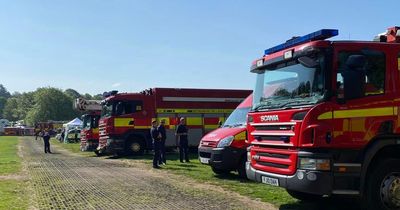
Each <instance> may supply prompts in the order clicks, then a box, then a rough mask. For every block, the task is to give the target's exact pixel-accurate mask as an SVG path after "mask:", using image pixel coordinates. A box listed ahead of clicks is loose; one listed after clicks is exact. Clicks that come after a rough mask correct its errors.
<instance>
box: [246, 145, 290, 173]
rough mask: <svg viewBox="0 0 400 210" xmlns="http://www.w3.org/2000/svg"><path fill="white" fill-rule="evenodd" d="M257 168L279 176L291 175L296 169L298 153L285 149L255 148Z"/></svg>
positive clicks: (254, 154)
mask: <svg viewBox="0 0 400 210" xmlns="http://www.w3.org/2000/svg"><path fill="white" fill-rule="evenodd" d="M252 150H253V151H254V153H253V155H252V159H253V161H254V163H255V168H257V169H259V170H262V171H268V172H273V173H278V174H285V175H291V174H293V173H294V171H295V169H296V163H297V153H296V152H295V151H290V150H288V149H284V148H267V147H261V146H253V149H252Z"/></svg>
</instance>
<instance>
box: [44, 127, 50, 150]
mask: <svg viewBox="0 0 400 210" xmlns="http://www.w3.org/2000/svg"><path fill="white" fill-rule="evenodd" d="M43 142H44V153H51V151H50V133H49V131H48V130H45V131H44V132H43Z"/></svg>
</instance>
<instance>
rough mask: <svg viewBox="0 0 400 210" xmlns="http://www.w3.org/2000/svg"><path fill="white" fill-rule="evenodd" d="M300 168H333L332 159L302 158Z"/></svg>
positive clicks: (315, 169) (324, 169) (326, 169)
mask: <svg viewBox="0 0 400 210" xmlns="http://www.w3.org/2000/svg"><path fill="white" fill-rule="evenodd" d="M299 161H300V164H299V165H300V167H299V168H300V169H305V170H314V171H329V170H331V161H330V160H329V159H314V158H300V159H299Z"/></svg>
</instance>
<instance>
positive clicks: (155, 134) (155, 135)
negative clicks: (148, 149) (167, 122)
mask: <svg viewBox="0 0 400 210" xmlns="http://www.w3.org/2000/svg"><path fill="white" fill-rule="evenodd" d="M159 134H160V132H159V131H158V129H157V128H154V127H151V129H150V135H151V139H153V141H155V140H159V139H158V135H159Z"/></svg>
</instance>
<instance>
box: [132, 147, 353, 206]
mask: <svg viewBox="0 0 400 210" xmlns="http://www.w3.org/2000/svg"><path fill="white" fill-rule="evenodd" d="M190 157H191V158H190V163H181V162H180V161H179V156H178V155H177V154H167V165H165V166H162V169H161V170H168V171H170V172H171V173H174V174H178V175H184V176H186V177H189V178H192V179H194V180H196V181H199V182H203V183H209V184H212V185H216V186H220V187H222V188H224V189H226V190H230V191H233V192H237V193H239V194H241V195H243V196H247V197H250V198H253V199H257V200H261V201H263V202H268V203H271V204H273V205H275V206H277V207H279V209H280V210H294V209H296V210H318V209H324V210H337V209H343V210H345V209H352V210H355V209H358V208H357V205H356V202H354V199H343V198H339V199H337V198H324V199H321V201H318V202H317V201H315V202H302V201H299V200H297V199H295V198H293V197H291V196H290V195H289V194H288V193H287V192H286V190H285V189H283V188H280V187H274V186H270V185H266V184H261V183H256V182H253V181H250V180H243V179H240V178H239V176H238V174H237V173H236V172H235V173H234V172H232V173H230V174H228V175H216V174H215V173H214V172H213V171H212V170H211V167H210V166H208V165H204V164H201V163H200V162H199V160H198V159H197V153H191V154H190ZM124 159H131V160H135V161H138V162H144V163H146V164H148V165H149V167H151V165H152V160H153V156H152V155H145V156H141V157H125V158H124Z"/></svg>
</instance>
